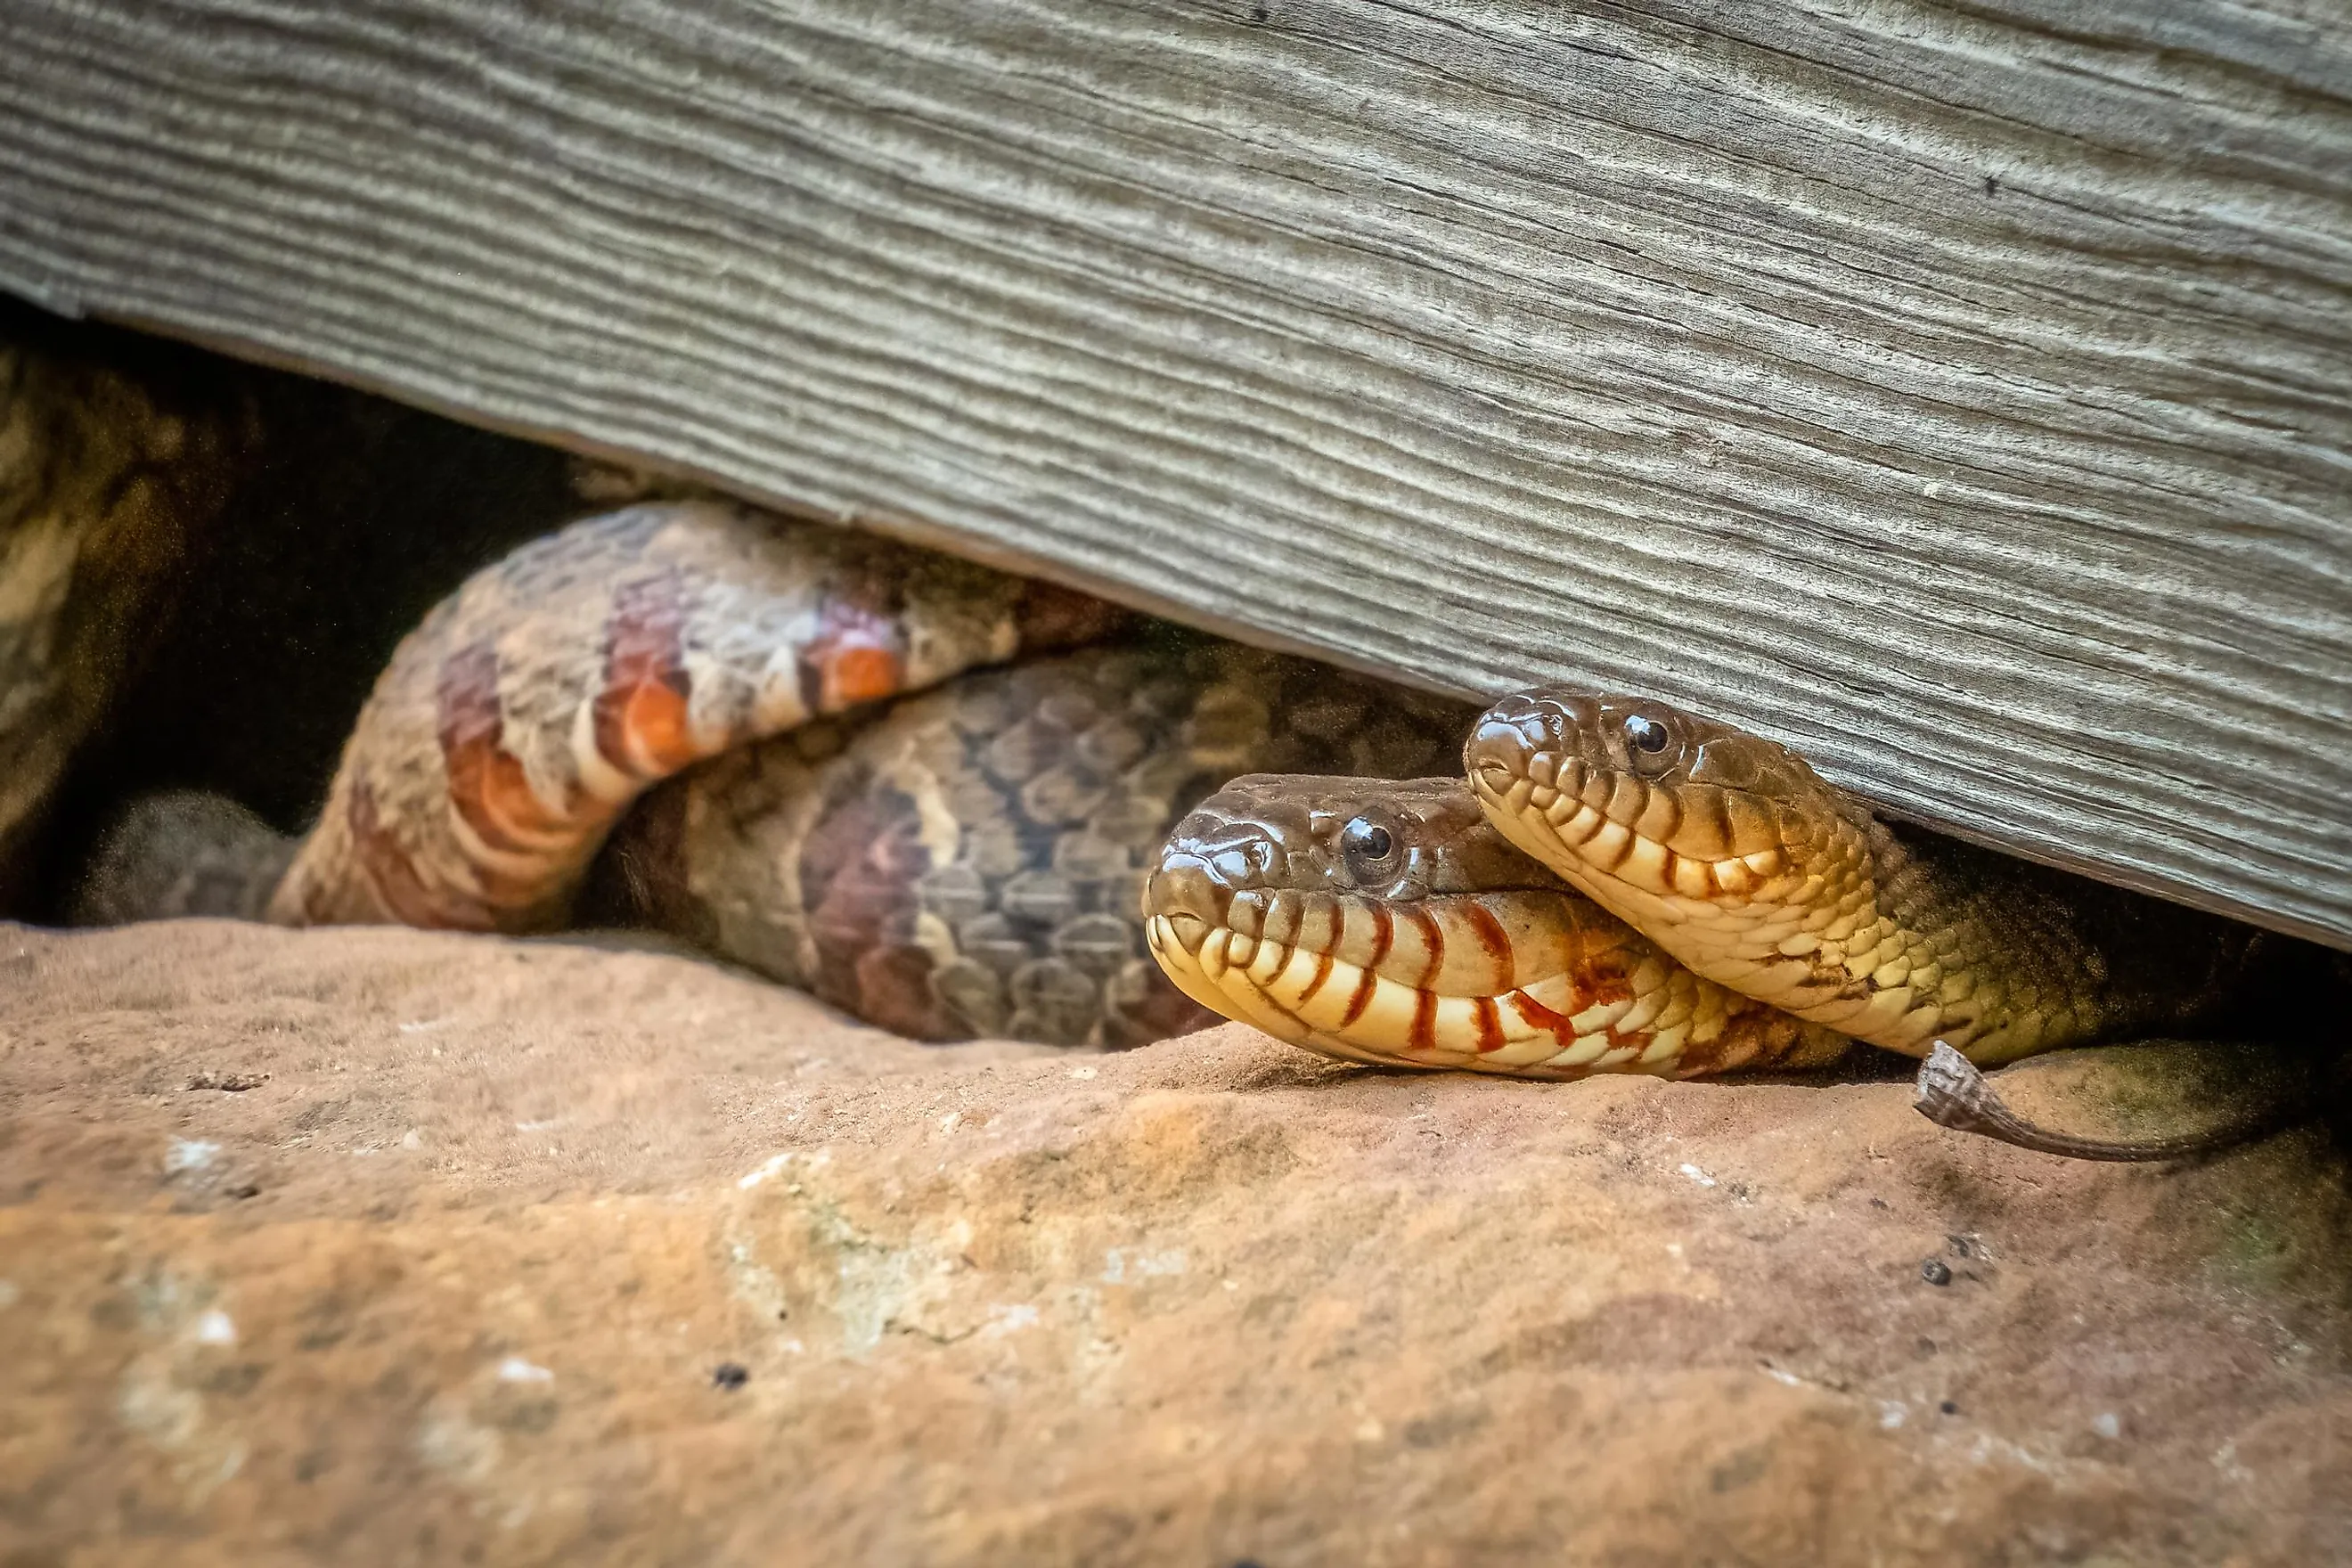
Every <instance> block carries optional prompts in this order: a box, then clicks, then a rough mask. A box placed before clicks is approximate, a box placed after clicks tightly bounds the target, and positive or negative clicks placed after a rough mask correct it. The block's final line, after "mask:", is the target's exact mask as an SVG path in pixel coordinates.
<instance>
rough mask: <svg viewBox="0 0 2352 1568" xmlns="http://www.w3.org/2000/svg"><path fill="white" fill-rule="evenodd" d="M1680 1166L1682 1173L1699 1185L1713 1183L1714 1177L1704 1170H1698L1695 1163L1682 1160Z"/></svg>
mask: <svg viewBox="0 0 2352 1568" xmlns="http://www.w3.org/2000/svg"><path fill="white" fill-rule="evenodd" d="M1681 1168H1682V1173H1683V1174H1684V1175H1685V1176H1688V1177H1689V1178H1690V1179H1691V1180H1692V1181H1694V1182H1696V1183H1697V1184H1699V1185H1700V1186H1702V1187H1711V1186H1713V1185H1715V1178H1714V1177H1713V1176H1710V1175H1708V1174H1707V1173H1706V1172H1705V1171H1702V1170H1700V1169H1699V1168H1698V1167H1697V1166H1696V1165H1694V1164H1692V1163H1690V1162H1689V1161H1687V1160H1685V1161H1684V1162H1683V1163H1682V1167H1681Z"/></svg>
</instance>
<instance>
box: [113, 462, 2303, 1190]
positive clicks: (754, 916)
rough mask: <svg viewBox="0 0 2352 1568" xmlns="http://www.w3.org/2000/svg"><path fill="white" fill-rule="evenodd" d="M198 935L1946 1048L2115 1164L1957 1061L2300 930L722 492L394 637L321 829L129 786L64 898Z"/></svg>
mask: <svg viewBox="0 0 2352 1568" xmlns="http://www.w3.org/2000/svg"><path fill="white" fill-rule="evenodd" d="M1465 735H1466V736H1467V740H1466V742H1465V741H1464V739H1463V737H1465ZM1441 770H1442V771H1441ZM189 912H212V913H225V914H236V915H244V916H247V917H250V918H258V919H266V920H269V921H275V922H278V923H280V924H284V925H293V926H313V925H333V924H349V923H397V924H404V925H410V926H419V927H426V928H437V929H447V930H457V931H478V932H491V933H503V934H509V935H527V934H531V933H537V932H544V931H557V930H562V929H564V928H566V927H568V926H572V925H574V924H578V923H583V922H586V923H634V924H643V925H648V926H652V927H654V928H656V929H658V930H662V931H668V932H671V933H673V934H675V935H677V936H678V937H679V938H681V939H682V940H684V941H686V942H688V943H690V944H691V945H693V946H695V947H697V948H699V949H700V950H702V951H705V952H710V953H712V954H714V955H717V956H719V957H721V958H724V959H727V960H730V961H732V962H735V963H740V964H742V965H744V966H746V967H748V968H750V969H751V970H753V971H755V972H757V973H761V974H764V975H767V976H769V977H771V978H773V979H776V980H779V981H782V982H783V983H785V984H792V985H795V986H798V987H800V988H802V989H803V990H806V991H809V992H811V993H813V994H815V995H816V996H817V997H818V998H819V999H820V1000H822V1001H824V1002H826V1003H828V1004H830V1005H834V1006H835V1007H837V1008H839V1009H841V1010H842V1011H844V1012H845V1013H847V1014H850V1015H851V1016H856V1017H858V1018H861V1019H863V1020H865V1021H866V1022H868V1023H872V1024H875V1025H877V1026H882V1027H886V1028H889V1029H892V1030H895V1031H897V1032H898V1033H900V1034H904V1035H907V1036H909V1037H914V1038H918V1039H926V1040H955V1039H963V1038H971V1037H979V1036H1007V1037H1013V1038H1019V1039H1026V1040H1033V1041H1036V1042H1040V1043H1044V1044H1050V1045H1060V1046H1074V1047H1077V1046H1084V1047H1097V1048H1118V1047H1129V1046H1134V1045H1139V1044H1141V1043H1144V1042H1147V1041H1150V1040H1154V1039H1159V1038H1163V1037H1169V1036H1172V1035H1179V1034H1183V1033H1186V1032H1189V1031H1190V1030H1192V1029H1194V1028H1197V1027H1199V1026H1202V1025H1203V1024H1205V1023H1207V1022H1210V1021H1213V1019H1215V1018H1216V1017H1219V1016H1223V1017H1230V1018H1235V1019H1239V1020H1242V1021H1244V1022H1246V1023H1249V1024H1252V1025H1255V1026H1257V1027H1259V1028H1261V1029H1263V1030H1265V1032H1267V1033H1269V1034H1271V1035H1273V1036H1275V1037H1278V1038H1280V1039H1284V1040H1286V1041H1289V1042H1291V1043H1293V1044H1296V1045H1299V1046H1303V1047H1307V1048H1309V1049H1312V1050H1315V1051H1318V1052H1321V1053H1323V1054H1325V1055H1328V1056H1331V1057H1336V1058H1343V1059H1347V1060H1350V1061H1355V1062H1359V1063H1366V1064H1371V1065H1376V1066H1385V1067H1402V1068H1454V1069H1464V1070H1468V1071H1472V1072H1477V1073H1484V1074H1492V1075H1502V1076H1508V1077H1517V1078H1532V1079H1573V1078H1580V1077H1584V1076H1587V1075H1590V1074H1593V1073H1602V1072H1638V1073H1650V1074H1655V1075H1660V1076H1666V1077H1674V1078H1699V1077H1710V1076H1716V1075H1720V1074H1725V1073H1730V1072H1737V1071H1751V1072H1752V1071H1758V1070H1780V1071H1800V1072H1801V1071H1807V1070H1812V1069H1818V1068H1825V1067H1828V1066H1830V1065H1832V1064H1834V1063H1836V1062H1838V1061H1840V1060H1842V1059H1843V1058H1844V1057H1845V1056H1846V1054H1847V1053H1848V1052H1849V1051H1850V1050H1852V1049H1853V1047H1855V1046H1856V1045H1857V1044H1864V1045H1869V1046H1875V1047H1886V1048H1889V1049H1892V1050H1895V1051H1898V1052H1904V1053H1907V1054H1910V1055H1914V1056H1927V1055H1928V1054H1929V1053H1930V1052H1931V1050H1932V1051H1933V1052H1934V1053H1935V1054H1934V1055H1932V1056H1930V1057H1929V1065H1930V1067H1931V1068H1932V1069H1933V1070H1932V1071H1927V1072H1923V1074H1922V1077H1921V1079H1920V1082H1921V1088H1922V1092H1923V1095H1927V1096H1928V1097H1929V1099H1930V1100H1933V1102H1934V1106H1935V1107H1936V1108H1937V1109H1931V1113H1932V1114H1937V1116H1938V1119H1939V1120H1943V1121H1946V1122H1947V1123H1948V1124H1949V1125H1954V1126H1958V1127H1963V1128H1968V1129H1970V1130H1975V1131H1990V1132H1992V1133H1994V1134H1995V1135H1998V1136H2003V1137H2006V1138H2008V1139H2009V1140H2010V1141H2011V1142H2026V1143H2029V1144H2030V1145H2032V1146H2037V1147H2044V1148H2048V1149H2051V1150H2052V1151H2053V1152H2072V1153H2078V1154H2084V1155H2086V1156H2087V1157H2093V1158H2106V1157H2139V1151H2137V1150H2135V1149H2126V1148H2124V1147H2123V1146H2120V1145H2101V1144H2099V1143H2097V1142H2096V1141H2087V1140H2071V1141H2070V1140H2068V1139H2066V1138H2065V1137H2063V1136H2062V1135H2046V1134H2044V1133H2042V1132H2041V1131H2039V1130H2035V1129H2032V1128H2031V1127H2030V1126H2028V1125H2027V1124H2025V1123H2023V1122H2021V1121H2019V1120H2018V1119H2016V1118H2013V1117H2010V1116H2009V1115H2008V1114H2007V1112H2006V1111H2005V1110H2003V1109H2002V1108H2001V1107H2000V1105H1999V1102H1998V1100H1997V1099H1996V1098H1994V1097H1992V1096H1991V1095H1990V1091H1989V1089H1986V1087H1985V1086H1984V1084H1983V1083H1982V1080H1981V1079H1980V1078H1976V1079H1971V1078H1970V1076H1969V1075H1970V1074H1972V1073H1974V1072H1975V1070H1976V1068H1978V1067H1979V1066H1985V1065H1995V1064H1999V1063H2002V1062H2006V1061H2010V1060H2013V1059H2015V1058H2019V1057H2021V1056H2025V1055H2030V1054H2032V1053H2035V1052H2039V1051H2044V1050H2050V1049H2054V1048H2058V1047H2065V1046H2074V1045H2086V1044H2096V1043H2101V1042H2106V1041H2115V1040H2122V1039H2129V1038H2134V1037H2143V1036H2147V1035H2149V1034H2151V1033H2157V1032H2163V1031H2172V1030H2197V1029H2200V1028H2206V1027H2210V1026H2213V1025H2215V1024H2216V1023H2217V1022H2221V1021H2223V1020H2225V1019H2227V1018H2228V1016H2230V1015H2231V1011H2232V1010H2233V1009H2238V1008H2242V1006H2243V1005H2245V999H2246V997H2247V996H2248V994H2250V992H2253V991H2257V990H2259V989H2260V987H2261V986H2262V985H2263V984H2265V982H2266V979H2267V982H2268V983H2269V984H2278V983H2279V982H2278V980H2277V971H2278V969H2279V959H2280V952H2281V943H2282V940H2283V939H2278V938H2275V937H2273V936H2272V935H2270V934H2269V933H2265V932H2262V931H2255V930H2253V929H2252V928H2250V927H2246V926H2243V925H2241V924H2238V923H2237V922H2233V921H2226V920H2222V919H2220V918H2218V917H2214V916H2210V915H2206V914H2203V913H2200V912H2199V911H2196V910H2189V909H2187V908H2184V907H2182V906H2179V905H2175V904H2170V903H2168V902H2164V901H2162V900H2155V899H2151V898H2148V897H2146V896H2144V895H2140V894H2136V893H2132V892H2129V891H2127V890H2125V889H2118V888H2113V887H2109V886H2107V885H2105V884H2102V883H2098V882H2095V881H2093V880H2091V879H2085V878H2082V877H2079V876H2075V875H2074V874H2072V873H2068V872H2063V871H2059V870H2056V869H2053V868H2042V867H2038V866H2033V865H2030V864H2027V863H2024V862H2020V861H2016V860H2012V859H2010V858H2006V857H2000V856H1997V855H1994V854H1992V853H1991V852H1990V851H1986V850H1981V849H1978V848H1976V847H1972V846H1969V845H1968V844H1965V843H1962V842H1960V841H1958V840H1955V839H1951V838H1948V837H1941V836H1937V835H1933V834H1929V833H1927V832H1925V831H1923V830H1914V829H1909V828H1907V827H1905V826H1901V825H1899V824H1893V823H1888V822H1885V821H1882V820H1881V819H1880V818H1879V817H1877V816H1875V815H1874V814H1873V813H1872V812H1871V811H1870V809H1869V808H1868V807H1867V806H1866V805H1864V803H1863V802H1861V801H1860V800H1859V799H1858V798H1857V797H1854V796H1853V795H1847V794H1845V793H1844V792H1842V791H1840V790H1838V789H1836V788H1834V787H1833V786H1832V785H1831V784H1827V783H1826V782H1824V781H1823V780H1822V778H1821V777H1820V776H1819V775H1818V774H1816V773H1814V772H1813V770H1812V769H1811V767H1810V766H1809V765H1808V764H1807V763H1805V762H1804V760H1803V759H1802V758H1801V757H1800V756H1799V755H1797V753H1795V752H1793V751H1791V750H1790V749H1789V748H1787V747H1785V746H1781V745H1779V744H1777V743H1775V742H1770V741H1768V740H1765V739H1763V738H1762V737H1759V736H1757V735H1754V734H1751V733H1747V732H1744V731H1738V730H1735V729H1733V728H1731V727H1729V726H1727V725H1724V724H1721V723H1718V722H1715V721H1708V720H1706V719H1702V718H1700V717H1698V716H1696V715H1693V714H1689V713H1685V712H1683V711H1680V710H1675V709H1673V708H1670V707H1668V706H1666V705H1665V704H1663V703H1659V702H1655V701H1650V700H1643V699H1636V698H1619V697H1609V696H1600V695H1591V694H1586V693H1581V692H1578V691H1573V690H1569V689H1540V690H1537V691H1532V692H1528V693H1522V694H1519V695H1516V696H1512V697H1508V698H1506V699H1504V700H1501V701H1499V702H1497V703H1496V704H1495V705H1493V706H1491V707H1489V708H1488V709H1486V710H1485V711H1484V712H1483V713H1479V712H1477V711H1476V710H1474V709H1473V708H1471V707H1470V706H1469V705H1466V704H1463V703H1459V702H1454V701H1450V700H1445V699H1442V698H1438V697H1433V696H1429V695H1426V694H1423V693H1419V692H1415V691H1411V690H1408V689H1402V688H1400V687H1397V686H1394V685H1391V684H1387V683H1383V682H1378V681H1373V680H1370V679H1366V678H1363V677H1360V676H1355V675H1351V674H1349V673H1348V672H1346V671H1343V670H1340V669H1338V668H1333V667H1331V666H1328V665H1325V664H1321V663H1318V662H1317V661H1313V660H1308V659H1304V658H1295V657H1291V656H1287V655H1282V654H1276V653H1271V652H1266V651H1264V650H1259V649H1254V648H1249V647H1243V646H1241V645H1239V644H1235V643H1232V642H1228V641H1223V640H1221V639H1217V638H1213V637H1207V636H1205V635H1202V634H1197V633H1187V632H1185V631H1183V630H1182V629H1181V628H1178V627H1174V626H1171V625H1169V624H1167V623H1163V622H1155V621H1151V620H1150V619H1148V618H1146V617H1141V616H1135V615H1132V614H1130V613H1129V612H1126V611H1122V610H1119V609H1118V608H1117V607H1115V606H1113V605H1108V603H1106V602H1104V601H1101V600H1099V599H1096V598H1093V597H1091V596H1088V595H1083V594H1079V593H1077V592H1076V591H1074V590H1071V589H1067V588H1062V587H1058V586H1056V585H1055V584H1050V583H1045V582H1041V581H1038V580H1034V579H1030V578H1024V577H1020V576H1016V575H1013V574H1008V573H1003V572H1000V571H997V570H994V569H992V568H990V567H986V566H982V565H980V564H977V563H971V562H969V561H965V560H961V559H959V558H956V557H952V556H947V555H942V554H939V553H936V552H929V551H924V550H919V549H917V548H915V547H913V546H910V545H906V544H901V543H897V542H891V541H889V540H887V539H883V538H879V537H877V536H873V535H869V534H865V533H860V532H857V531H852V530H848V529H844V528H840V527H836V526H832V525H829V524H825V523H822V522H816V521H803V520H795V519H790V518H785V517H781V516H778V515H775V514H772V513H769V512H764V511H761V510H757V509H754V508H751V507H748V506H744V505H740V504H737V503H733V502H724V501H718V500H707V499H703V500H659V501H648V502H644V503H641V504H638V505H635V506H628V507H623V508H620V509H618V510H613V511H610V512H605V513H602V514H598V515H595V516H592V517H589V518H585V519H583V520H581V521H577V522H574V523H572V525H570V526H568V527H565V528H562V529H560V530H558V531H555V532H553V533H551V534H549V535H547V536H544V537H542V538H541V539H538V540H534V541H532V542H530V543H528V544H525V545H524V546H522V547H521V548H520V549H518V550H516V551H514V552H511V553H510V554H509V555H507V556H505V557H503V558H501V559H500V560H499V561H496V562H494V563H490V564H489V565H488V566H487V567H485V568H483V569H482V570H480V571H479V572H478V573H476V574H474V575H473V576H471V577H469V578H468V579H467V581H466V582H465V583H464V584H461V585H460V586H459V587H458V588H457V591H456V592H455V593H453V594H452V595H449V596H448V597H447V598H446V599H445V600H444V601H442V602H441V603H440V604H439V605H436V607H435V608H434V609H433V610H432V611H431V612H430V613H429V614H428V615H427V616H425V619H424V620H423V622H422V623H421V624H420V625H419V626H417V627H416V629H415V631H413V632H412V633H411V634H410V635H409V636H408V637H406V638H404V640H403V641H402V642H401V644H400V646H399V647H398V648H397V649H396V650H395V651H394V654H393V656H392V658H391V660H390V662H389V663H388V665H387V666H386V668H384V670H383V674H382V675H381V677H380V678H379V679H378V680H377V682H376V684H375V687H374V689H373V691H372V692H371V694H370V695H369V697H368V699H367V701H366V702H365V704H364V705H363V706H362V709H361V710H360V713H359V717H358V720H357V721H356V723H355V724H354V726H353V729H352V734H351V737H350V739H349V741H348V742H347V743H346V745H345V747H344V750H343V753H342V757H341V763H340V764H339V766H338V768H337V770H336V772H335V774H334V777H333V781H332V783H331V786H330V789H329V791H328V795H327V797H326V800H325V802H324V805H322V807H321V809H320V813H319V816H318V818H317V820H316V822H315V824H314V826H312V827H311V829H310V831H309V832H308V833H307V834H305V835H302V836H299V837H286V836H280V835H277V834H274V833H271V832H270V831H269V830H268V828H267V827H266V826H263V825H261V824H260V823H259V822H258V820H257V819H255V818H252V817H250V816H249V814H242V813H240V812H239V811H238V810H237V808H235V807H234V806H233V805H226V804H225V803H221V802H218V801H216V800H213V799H210V798H207V797H183V796H169V795H167V796H163V797H158V798H156V799H154V800H151V801H149V802H144V803H142V804H141V805H138V806H136V807H134V808H133V810H132V811H131V814H130V815H129V816H128V817H126V819H125V820H124V821H123V822H122V823H121V825H119V826H118V827H117V828H116V830H115V831H114V832H113V833H111V834H110V836H109V837H107V839H106V841H105V842H104V844H103V845H102V846H101V847H100V852H99V855H98V858H97V859H96V861H95V863H94V864H93V866H92V868H91V870H90V873H89V876H88V877H87V879H86V880H85V888H84V896H83V898H82V900H81V913H82V916H83V918H84V919H87V920H90V921H111V920H120V919H125V918H137V917H140V916H142V915H148V914H154V913H189ZM1925 1103H1927V1101H1923V1104H1925ZM2036 1139H2039V1140H2040V1141H2039V1142H2035V1140H2036ZM2151 1147H2153V1146H2151ZM2166 1147H2167V1148H2170V1147H2171V1145H2169V1144H2168V1145H2166Z"/></svg>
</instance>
